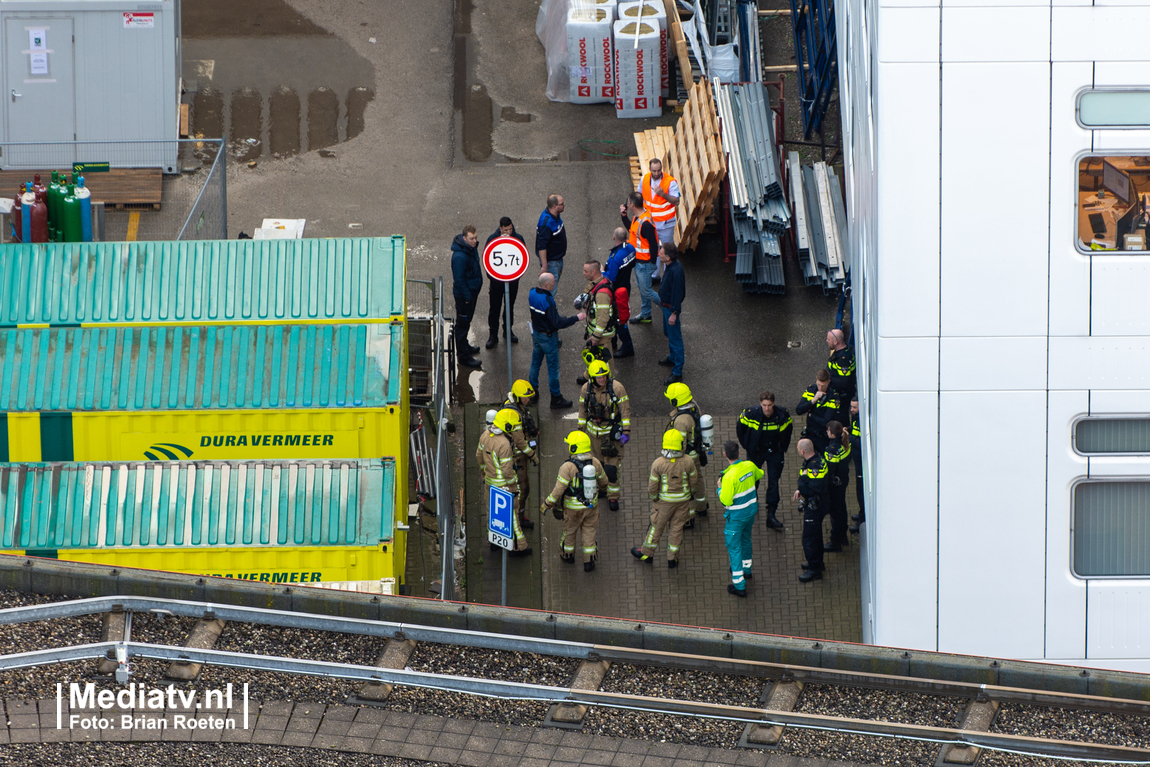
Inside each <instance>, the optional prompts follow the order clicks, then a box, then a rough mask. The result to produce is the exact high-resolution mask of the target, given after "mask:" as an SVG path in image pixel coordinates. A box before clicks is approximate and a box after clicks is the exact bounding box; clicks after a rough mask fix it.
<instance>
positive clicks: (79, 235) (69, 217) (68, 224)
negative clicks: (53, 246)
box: [59, 184, 84, 242]
mask: <svg viewBox="0 0 1150 767" xmlns="http://www.w3.org/2000/svg"><path fill="white" fill-rule="evenodd" d="M60 200H61V206H60V227H61V232H62V233H63V236H62V237H60V238H59V239H61V240H62V241H63V242H83V241H84V219H83V218H82V217H81V215H80V200H79V198H77V197H76V187H75V186H73V185H72V184H68V186H67V187H66V188H65V190H64V196H63V197H61V198H60Z"/></svg>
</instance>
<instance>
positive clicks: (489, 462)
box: [475, 408, 531, 557]
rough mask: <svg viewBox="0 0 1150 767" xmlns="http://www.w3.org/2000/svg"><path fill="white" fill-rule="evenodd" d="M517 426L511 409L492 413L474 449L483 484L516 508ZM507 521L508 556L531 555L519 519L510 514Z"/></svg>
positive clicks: (518, 424) (517, 420)
mask: <svg viewBox="0 0 1150 767" xmlns="http://www.w3.org/2000/svg"><path fill="white" fill-rule="evenodd" d="M517 426H521V423H520V420H519V413H517V412H515V411H514V410H512V409H511V408H504V409H503V410H500V411H499V412H498V413H496V414H495V421H494V422H493V423H491V424H490V425H489V426H488V427H487V428H485V429H484V430H483V431H482V432H481V433H480V434H479V446H478V447H476V448H475V463H476V464H477V465H478V466H479V468H480V469H481V470H482V472H483V481H484V482H485V483H486V484H487V485H489V486H491V487H501V488H503V489H504V490H506V491H507V492H509V493H511V494H512V495H513V496H516V498H515V505H516V506H517V505H518V503H519V498H518V496H519V482H518V480H517V479H516V478H515V443H514V441H513V440H512V437H511V433H512V430H513V429H515V427H517ZM511 520H512V527H513V528H514V531H513V532H514V534H515V550H514V551H511V552H509V553H508V556H512V557H522V556H526V555H528V554H530V553H531V547H530V546H528V545H527V537H526V536H525V535H523V527H522V526H521V525H520V524H519V516H518V515H517V514H512V515H511ZM491 547H492V548H497V547H496V546H495V544H491Z"/></svg>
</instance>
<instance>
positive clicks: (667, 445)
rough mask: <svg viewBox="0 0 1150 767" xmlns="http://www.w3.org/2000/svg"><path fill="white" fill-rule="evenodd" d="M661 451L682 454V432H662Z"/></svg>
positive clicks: (675, 430)
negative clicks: (673, 451)
mask: <svg viewBox="0 0 1150 767" xmlns="http://www.w3.org/2000/svg"><path fill="white" fill-rule="evenodd" d="M663 449H664V450H677V451H679V452H680V453H681V452H683V432H681V431H679V430H678V429H667V431H665V432H663Z"/></svg>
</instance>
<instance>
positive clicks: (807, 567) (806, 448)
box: [792, 438, 828, 583]
mask: <svg viewBox="0 0 1150 767" xmlns="http://www.w3.org/2000/svg"><path fill="white" fill-rule="evenodd" d="M798 451H799V455H800V456H802V459H803V466H802V468H801V469H799V489H798V490H796V491H795V494H794V496H792V499H793V500H796V501H798V502H799V511H800V512H801V513H802V515H803V554H804V555H805V556H806V558H807V562H806V564H804V565H803V574H802V575H800V576H799V580H800V581H802V582H803V583H810V582H811V581H819V580H822V577H823V570H825V569H826V568H825V567H824V566H823V517H825V516H826V515H827V506H828V502H827V465H826V464H825V463H824V462H823V458H822V456H821V455H820V454H819V453H818V452H816V451H815V445H814V443H813V442H811V441H810V440H809V439H806V438H803V439H800V440H799V445H798Z"/></svg>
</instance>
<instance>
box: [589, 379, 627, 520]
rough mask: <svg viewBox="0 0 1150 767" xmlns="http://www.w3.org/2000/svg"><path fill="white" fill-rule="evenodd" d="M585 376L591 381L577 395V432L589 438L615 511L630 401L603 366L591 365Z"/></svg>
mask: <svg viewBox="0 0 1150 767" xmlns="http://www.w3.org/2000/svg"><path fill="white" fill-rule="evenodd" d="M587 372H588V374H589V375H590V376H591V380H590V381H588V382H587V383H585V384H583V389H582V390H581V391H580V392H579V428H580V429H582V430H583V431H585V432H587V435H588V436H589V437H591V455H593V456H595V457H596V458H597V459H599V461H600V462H601V463H602V464H603V468H604V470H605V471H606V472H607V503H608V507H609V508H610V509H611V511H618V510H619V496H620V494H621V491H622V488H621V486H620V479H619V472H620V470H621V468H622V463H623V446H624V445H626V444H627V443H628V442H629V441H630V440H631V400H630V398H629V397H628V396H627V390H626V389H624V388H623V384H621V383H619V382H618V381H616V380H615V379H614V378H612V377H611V369H610V368H609V367H608V365H607V363H606V362H601V361H599V360H595V361H593V362H592V363H591V365H590V367H589V368H588V370H587Z"/></svg>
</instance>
